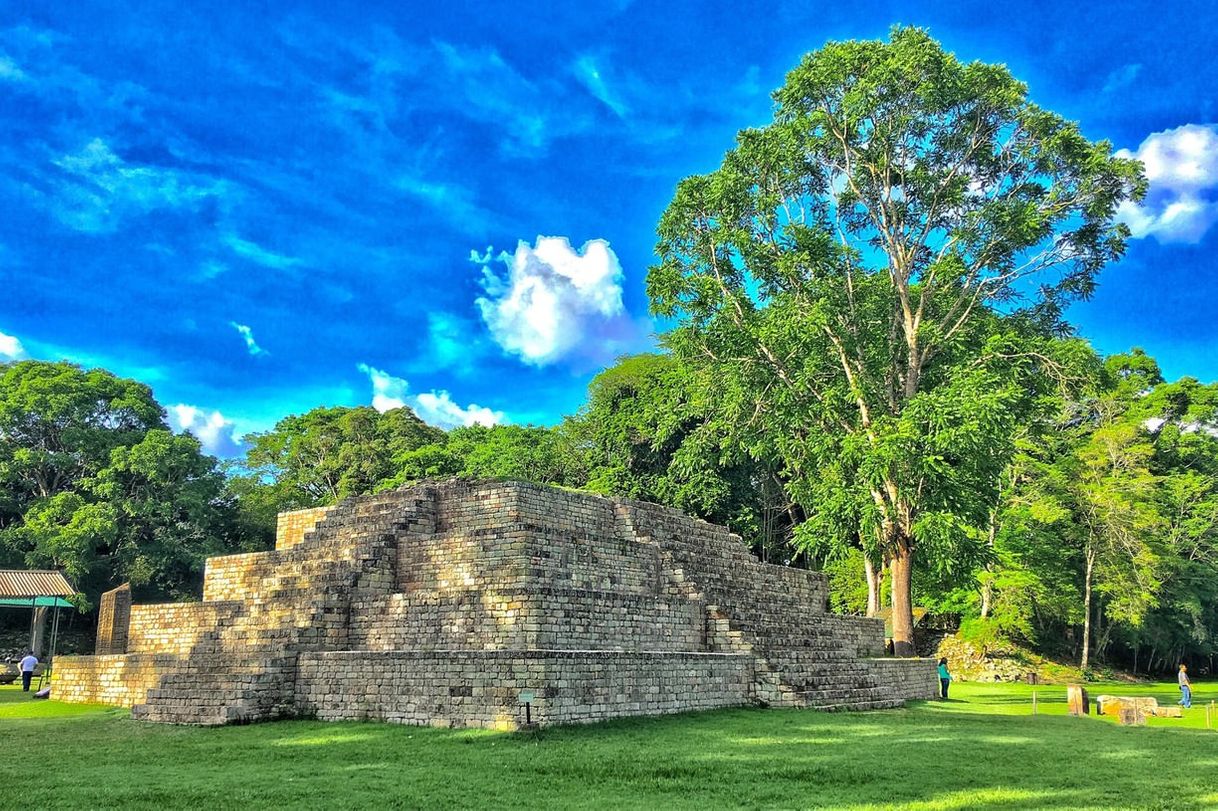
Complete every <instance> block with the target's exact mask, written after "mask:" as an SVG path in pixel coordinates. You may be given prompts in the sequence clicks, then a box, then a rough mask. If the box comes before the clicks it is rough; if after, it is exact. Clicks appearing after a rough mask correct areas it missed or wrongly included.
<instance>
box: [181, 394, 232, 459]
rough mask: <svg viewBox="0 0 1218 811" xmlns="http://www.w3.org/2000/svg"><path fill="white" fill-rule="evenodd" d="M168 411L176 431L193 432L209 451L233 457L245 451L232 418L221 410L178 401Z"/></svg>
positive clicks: (213, 453) (223, 456)
mask: <svg viewBox="0 0 1218 811" xmlns="http://www.w3.org/2000/svg"><path fill="white" fill-rule="evenodd" d="M167 412H168V416H169V425H170V427H171V428H173V429H174V430H175V431H186V432H188V433H191V434H193V435H194V437H195V439H197V440H199V443H200V444H201V445H202V446H203V450H204V451H206V452H207V453H210V454H212V455H213V456H219V457H221V458H231V457H234V456H239V455H241V453H242V452H243V450H244V446H243V445H242V444H241V441H240V440H239V439H238V438H237V436H236V428H235V426H234V424H233V422H232V420H229V419H227V418H226V417H225V416H224V415H223V414H221V413H220V412H219V411H208V410H206V409H203V408H199V407H198V406H193V405H187V404H186V403H178V404H177V405H173V406H170V407H169V408H168V409H167Z"/></svg>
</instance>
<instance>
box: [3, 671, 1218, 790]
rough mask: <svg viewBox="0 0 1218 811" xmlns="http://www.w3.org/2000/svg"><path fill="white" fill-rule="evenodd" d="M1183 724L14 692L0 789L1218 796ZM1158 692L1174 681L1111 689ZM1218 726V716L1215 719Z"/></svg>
mask: <svg viewBox="0 0 1218 811" xmlns="http://www.w3.org/2000/svg"><path fill="white" fill-rule="evenodd" d="M1197 687H1198V689H1197V690H1196V693H1197V699H1196V702H1195V704H1194V709H1193V710H1192V711H1191V712H1188V713H1187V714H1186V717H1185V718H1184V719H1182V720H1168V719H1152V721H1151V722H1150V725H1149V726H1147V727H1144V728H1123V727H1118V726H1116V725H1114V724H1112V723H1111V722H1110V721H1109V720H1107V719H1095V718H1090V719H1075V718H1069V717H1066V707H1065V689H1064V688H1062V687H1041V688H1038V699H1039V700H1038V708H1039V714H1038V715H1037V716H1035V717H1033V716H1032V714H1031V713H1032V706H1031V688H1029V687H1026V686H1023V685H980V684H960V685H956V686H954V688H953V693H954V694H955V695H954V696H953V698H954V699H955V700H953V701H951V702H946V703H943V702H922V703H915V704H913V705H911V706H910V707H909V708H907V709H904V710H894V711H887V712H873V713H844V714H824V713H814V712H807V711H791V710H751V709H741V710H724V711H718V712H709V713H700V714H692V715H684V716H676V717H669V718H658V719H632V720H629V721H620V722H612V723H607V724H601V725H597V726H586V727H569V728H561V729H552V730H546V731H543V732H541V733H538V734H528V735H510V734H504V733H493V732H481V731H465V730H440V729H428V728H419V727H403V726H392V725H385V724H372V723H368V724H351V723H347V724H326V723H320V722H313V721H286V722H279V723H271V724H259V725H254V726H245V727H224V728H210V729H200V728H189V727H168V726H160V725H153V724H146V723H141V722H136V721H132V720H130V718H129V717H128V714H127V712H126V711H122V710H114V709H108V708H102V707H89V706H79V705H64V704H58V703H56V702H47V701H42V702H34V701H31V700H29V699H28V698H27V697H26V696H25V695H23V694H22V693H20V692H19V691H17V690H14V689H12V688H0V753H2V754H0V787H2V788H3V794H4V796H5V797H6V798H7V799H9V800H10V804H16V805H18V806H20V807H37V808H64V807H70V808H97V807H123V808H175V807H203V806H206V807H220V808H225V807H251V806H253V807H274V806H291V807H309V808H326V809H330V810H331V811H333V810H334V809H345V808H365V809H373V808H386V807H420V808H452V807H495V808H521V807H534V808H535V807H561V808H696V809H712V808H726V807H745V808H805V807H831V808H912V809H971V808H1003V809H1013V808H1163V809H1184V808H1207V807H1214V808H1218V732H1216V731H1207V730H1206V729H1205V710H1204V709H1203V708H1202V704H1203V703H1206V702H1208V701H1209V700H1210V699H1211V698H1215V697H1218V684H1216V685H1207V684H1199V685H1198V686H1197ZM1091 691H1092V695H1093V696H1095V695H1099V694H1100V693H1102V692H1113V693H1117V694H1121V695H1130V694H1137V695H1153V696H1155V697H1156V698H1158V699H1159V701H1160V702H1161V703H1174V702H1175V701H1176V699H1177V698H1178V694H1177V692H1176V689H1175V685H1173V684H1159V685H1149V686H1139V687H1130V686H1127V685H1120V686H1115V685H1112V686H1104V685H1093V686H1092V688H1091ZM1214 723H1215V726H1218V718H1215V719H1214Z"/></svg>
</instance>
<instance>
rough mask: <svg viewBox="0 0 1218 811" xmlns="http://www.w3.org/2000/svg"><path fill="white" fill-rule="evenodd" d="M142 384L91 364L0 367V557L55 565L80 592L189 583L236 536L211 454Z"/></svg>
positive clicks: (152, 590)
mask: <svg viewBox="0 0 1218 811" xmlns="http://www.w3.org/2000/svg"><path fill="white" fill-rule="evenodd" d="M164 414H165V412H164V410H163V409H162V408H161V406H160V405H159V404H158V403H157V402H156V400H155V399H154V398H153V396H152V392H151V390H150V389H149V388H148V387H147V386H145V385H143V384H141V383H137V382H135V381H134V380H125V379H122V378H118V377H115V376H114V375H112V374H110V373H109V372H106V371H104V370H100V369H93V370H88V371H86V370H83V369H81V368H80V367H78V366H74V365H72V364H69V363H46V362H42V361H21V362H19V363H13V364H9V365H0V563H4V564H6V565H13V566H35V567H52V568H57V569H61V570H63V571H64V572H65V574H67V576H68V577H69V578H70V579H71V580H72V581H73V582H74V583H75V584H76V586H77V587H78V588H79V589H80V590H81V592H82V594H83V595H84V596H85V602H84V603H82V605H87V603H88V602H89V601H91V600H93V599H95V598H96V596H97V594H98V593H99V592H100V591H102V590H104V589H105V588H108V587H109V586H112V585H115V584H117V583H119V582H122V581H124V580H130V581H131V583H132V585H133V586H135V588H136V589H137V590H138V591H140V592H141V593H143V594H145V595H149V596H158V597H165V596H173V597H177V596H184V595H186V594H189V593H191V592H192V591H193V590H194V587H195V585H196V581H197V580H198V577H199V575H200V574H201V572H202V563H203V560H204V559H205V558H206V557H207V556H208V555H210V554H219V553H221V552H223V551H226V550H230V549H233V548H236V547H237V546H238V545H239V544H240V542H241V538H242V536H241V533H240V532H239V531H237V525H236V524H235V523H234V513H233V510H232V505H231V501H230V500H229V499H228V498H227V497H226V496H225V494H224V479H223V476H222V475H221V474H220V473H219V471H218V470H217V468H216V460H215V459H213V458H211V457H209V456H204V455H203V454H202V453H201V452H200V447H199V443H198V441H197V440H196V439H195V438H194V437H192V436H189V435H185V434H184V435H177V436H175V435H174V434H172V433H171V432H170V431H169V429H168V427H167V426H166V425H165V422H164Z"/></svg>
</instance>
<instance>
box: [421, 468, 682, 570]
mask: <svg viewBox="0 0 1218 811" xmlns="http://www.w3.org/2000/svg"><path fill="white" fill-rule="evenodd" d="M612 504H613V503H612V502H611V501H608V500H607V499H602V498H597V497H594V496H587V495H582V494H577V493H568V492H565V491H562V490H557V489H555V488H545V487H540V486H538V485H528V484H522V483H519V482H492V483H482V484H477V485H468V484H465V485H453V486H450V487H445V488H443V489H441V490H440V493H439V494H438V497H437V506H436V516H437V519H436V532H435V534H434V535H431V536H426V537H418V538H412V539H411V542H410V543H408V544H401V545H400V546H399V553H398V563H397V570H398V578H399V581H398V587H399V589H400V590H401V591H404V592H410V591H420V590H421V591H436V590H448V589H456V590H466V589H495V590H510V589H519V588H527V587H532V586H538V587H550V588H581V589H593V590H599V591H613V592H624V593H631V594H657V593H658V592H659V590H660V580H659V577H660V563H659V554H658V550H657V549H656V548H655V546H654V545H652V544H646V543H640V542H639V541H638V540H637V539H635V538H632V537H629V536H623V535H620V534H618V533H617V532H616V527H615V519H614V513H613V506H612Z"/></svg>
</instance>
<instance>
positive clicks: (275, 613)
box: [132, 489, 434, 725]
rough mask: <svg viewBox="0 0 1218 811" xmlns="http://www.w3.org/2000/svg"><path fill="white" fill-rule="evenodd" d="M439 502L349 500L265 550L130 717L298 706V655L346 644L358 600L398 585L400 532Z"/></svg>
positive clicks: (279, 712)
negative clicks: (217, 620)
mask: <svg viewBox="0 0 1218 811" xmlns="http://www.w3.org/2000/svg"><path fill="white" fill-rule="evenodd" d="M432 507H433V505H432V494H431V493H430V492H429V491H427V490H426V489H421V490H420V489H416V490H411V491H394V492H391V493H385V494H381V495H378V496H372V497H365V498H361V499H349V500H348V501H346V502H343V503H341V504H339V505H338V506H336V507H335V508H334V509H333V510H332V511H331V512H330V513H329V514H327V515H326V517H325V518H324V519H323V520H322V521H321V522H319V523H318V524H317V526H316V527H315V528H314V529H313V530H311V531H310V532H308V533H306V534H305V537H304V540H303V541H302V542H301V543H299V544H298V545H296V546H294V547H292V548H290V549H287V550H283V551H279V552H267V553H263V554H264V555H265V568H264V570H263V571H262V572H261V574H260V576H259V577H257V578H256V579H255V580H254V581H253V582H252V583H250V584H248V586H247V588H248V593H247V594H246V595H245V599H244V600H243V601H242V603H241V605H240V609H239V610H238V611H236V612H235V613H234V614H233V615H232V616H231V617H230V619H229V621H228V622H227V623H225V624H223V625H220V626H217V627H216V628H215V629H213V630H210V631H208V632H206V633H205V634H203V635H202V636H201V638H200V639H199V641H198V643H197V644H196V645H195V647H194V648H193V649H192V650H191V651H190V653H189V654H187V655H186V656H185V657H183V660H182V662H181V664H180V665H179V666H178V667H175V668H174V669H173V670H172V671H170V672H168V673H166V674H165V675H164V676H162V678H161V680H160V683H159V684H158V685H157V687H155V688H153V689H151V690H149V691H148V696H147V699H146V700H145V702H144V703H142V704H137V705H135V706H134V707H133V708H132V717H134V718H139V719H144V720H150V721H162V722H169V723H192V724H204V725H210V724H228V723H241V722H249V721H257V720H264V719H269V718H277V717H284V716H290V715H292V714H293V707H292V696H293V694H294V683H295V680H296V661H297V656H298V655H299V654H300V653H301V652H302V651H313V650H342V649H344V648H346V647H347V635H348V628H347V624H348V621H349V619H348V618H349V612H348V610H347V607H348V605H349V603H350V601H351V600H352V599H357V598H360V597H364V598H368V597H375V596H381V595H384V594H387V593H389V592H391V591H393V589H394V584H395V567H396V561H397V544H398V538H399V537H400V536H402V535H404V534H409V533H411V532H417V531H430V530H431V529H432V528H433V527H434V512H433V509H432ZM225 602H230V601H225Z"/></svg>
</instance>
